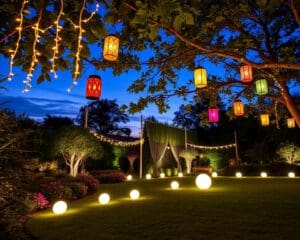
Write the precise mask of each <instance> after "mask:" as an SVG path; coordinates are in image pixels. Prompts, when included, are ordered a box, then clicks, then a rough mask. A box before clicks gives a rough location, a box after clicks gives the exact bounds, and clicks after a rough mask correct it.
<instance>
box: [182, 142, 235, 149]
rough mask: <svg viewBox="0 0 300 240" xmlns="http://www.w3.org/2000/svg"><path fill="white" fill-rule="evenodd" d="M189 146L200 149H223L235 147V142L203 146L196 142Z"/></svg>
mask: <svg viewBox="0 0 300 240" xmlns="http://www.w3.org/2000/svg"><path fill="white" fill-rule="evenodd" d="M187 145H188V146H190V147H192V148H198V149H207V150H214V149H215V150H221V149H228V148H232V147H235V143H231V144H227V145H218V146H201V145H194V144H190V143H188V144H187Z"/></svg>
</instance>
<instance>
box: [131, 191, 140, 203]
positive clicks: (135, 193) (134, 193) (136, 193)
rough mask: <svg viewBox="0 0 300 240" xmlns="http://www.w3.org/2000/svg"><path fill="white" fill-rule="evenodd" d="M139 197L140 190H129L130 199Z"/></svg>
mask: <svg viewBox="0 0 300 240" xmlns="http://www.w3.org/2000/svg"><path fill="white" fill-rule="evenodd" d="M139 197H140V192H139V191H138V190H136V189H134V190H131V192H130V198H131V199H134V200H135V199H138V198H139Z"/></svg>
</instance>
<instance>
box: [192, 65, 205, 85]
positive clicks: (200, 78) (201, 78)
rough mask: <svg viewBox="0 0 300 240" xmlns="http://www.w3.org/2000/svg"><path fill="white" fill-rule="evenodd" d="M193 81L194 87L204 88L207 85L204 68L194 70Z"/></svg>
mask: <svg viewBox="0 0 300 240" xmlns="http://www.w3.org/2000/svg"><path fill="white" fill-rule="evenodd" d="M194 81H195V86H196V88H204V87H206V85H207V77H206V70H205V69H204V68H197V69H195V71H194Z"/></svg>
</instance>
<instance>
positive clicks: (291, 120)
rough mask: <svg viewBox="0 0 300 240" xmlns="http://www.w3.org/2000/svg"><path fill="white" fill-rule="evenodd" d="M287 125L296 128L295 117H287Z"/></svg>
mask: <svg viewBox="0 0 300 240" xmlns="http://www.w3.org/2000/svg"><path fill="white" fill-rule="evenodd" d="M287 126H288V128H294V127H295V126H296V124H295V119H294V118H288V119H287Z"/></svg>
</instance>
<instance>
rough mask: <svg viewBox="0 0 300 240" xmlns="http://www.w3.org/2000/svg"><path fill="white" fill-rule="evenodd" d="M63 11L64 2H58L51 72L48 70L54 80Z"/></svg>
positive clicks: (61, 0)
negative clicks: (58, 8)
mask: <svg viewBox="0 0 300 240" xmlns="http://www.w3.org/2000/svg"><path fill="white" fill-rule="evenodd" d="M63 11H64V1H63V0H60V10H59V13H58V16H57V18H56V20H55V21H54V24H55V28H56V34H55V39H54V47H53V48H52V49H53V55H52V59H51V61H52V66H51V70H50V71H51V72H52V73H53V75H54V78H57V74H56V65H55V60H56V59H57V55H58V48H59V41H60V40H61V38H60V37H59V32H60V30H62V26H60V25H59V21H60V18H61V16H62V15H63V14H64V12H63Z"/></svg>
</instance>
